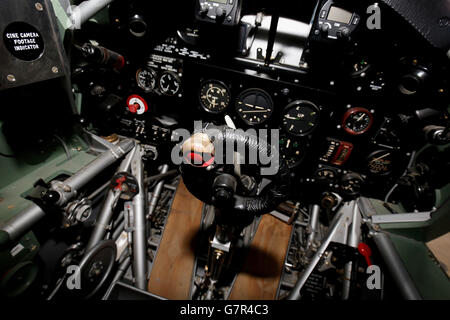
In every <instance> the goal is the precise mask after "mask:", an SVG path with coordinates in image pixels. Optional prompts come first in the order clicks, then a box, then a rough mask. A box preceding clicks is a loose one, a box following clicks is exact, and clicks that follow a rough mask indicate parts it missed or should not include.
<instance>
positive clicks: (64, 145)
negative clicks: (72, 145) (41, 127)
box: [54, 134, 72, 160]
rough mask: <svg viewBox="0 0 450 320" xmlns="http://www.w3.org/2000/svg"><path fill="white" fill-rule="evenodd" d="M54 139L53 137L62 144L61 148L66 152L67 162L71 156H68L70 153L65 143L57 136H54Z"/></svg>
mask: <svg viewBox="0 0 450 320" xmlns="http://www.w3.org/2000/svg"><path fill="white" fill-rule="evenodd" d="M54 137H55V138H56V139H57V140H58V141H59V142H61V144H62V146H63V148H64V151H65V152H66V156H67V160H70V159H71V158H72V155H71V154H70V151H69V148H68V147H67V144H66V143H65V142H64V140H63V139H61V137H60V136H58V135H57V134H55V135H54Z"/></svg>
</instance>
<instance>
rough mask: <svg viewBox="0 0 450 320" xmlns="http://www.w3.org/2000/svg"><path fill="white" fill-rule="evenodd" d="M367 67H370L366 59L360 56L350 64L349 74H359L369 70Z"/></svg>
mask: <svg viewBox="0 0 450 320" xmlns="http://www.w3.org/2000/svg"><path fill="white" fill-rule="evenodd" d="M369 68H370V64H369V62H367V60H366V59H364V58H361V59H360V60H358V61H355V63H354V64H353V65H352V68H351V75H352V76H354V77H356V76H360V75H361V74H362V73H364V72H366V71H367V70H369Z"/></svg>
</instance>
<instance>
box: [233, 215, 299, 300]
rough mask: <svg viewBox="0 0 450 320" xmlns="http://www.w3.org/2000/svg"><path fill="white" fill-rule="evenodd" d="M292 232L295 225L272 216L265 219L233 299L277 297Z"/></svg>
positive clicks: (266, 216)
mask: <svg viewBox="0 0 450 320" xmlns="http://www.w3.org/2000/svg"><path fill="white" fill-rule="evenodd" d="M291 231H292V226H291V225H287V224H286V223H284V222H282V221H280V220H278V219H277V218H275V217H273V216H271V215H268V214H266V215H264V216H263V218H262V219H261V222H260V223H259V227H258V231H257V232H256V235H255V238H254V239H253V241H252V244H251V246H250V249H249V252H248V255H247V258H246V261H245V263H244V267H243V268H242V271H241V272H240V273H239V275H238V276H237V279H236V282H235V284H234V287H233V289H232V291H231V295H230V297H229V299H230V300H273V299H275V298H276V294H277V290H278V286H279V282H280V278H281V272H282V270H283V265H284V261H285V257H286V253H287V249H288V245H289V240H290V237H291Z"/></svg>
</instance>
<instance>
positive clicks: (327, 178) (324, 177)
mask: <svg viewBox="0 0 450 320" xmlns="http://www.w3.org/2000/svg"><path fill="white" fill-rule="evenodd" d="M336 177H337V174H336V171H334V170H333V169H331V168H322V169H319V170H317V172H316V178H317V180H320V181H324V182H327V183H334V181H336Z"/></svg>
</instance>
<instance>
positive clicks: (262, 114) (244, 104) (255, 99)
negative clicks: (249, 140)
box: [236, 89, 273, 126]
mask: <svg viewBox="0 0 450 320" xmlns="http://www.w3.org/2000/svg"><path fill="white" fill-rule="evenodd" d="M236 112H237V114H238V115H239V117H240V118H241V119H242V120H243V121H244V122H245V123H247V124H248V125H251V126H255V125H258V124H262V123H264V122H265V121H267V120H268V119H269V118H270V116H271V115H272V112H273V101H272V98H271V97H270V95H269V94H268V93H267V92H265V91H264V90H261V89H247V90H245V91H243V92H242V93H241V94H240V95H239V97H238V98H237V101H236Z"/></svg>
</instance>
